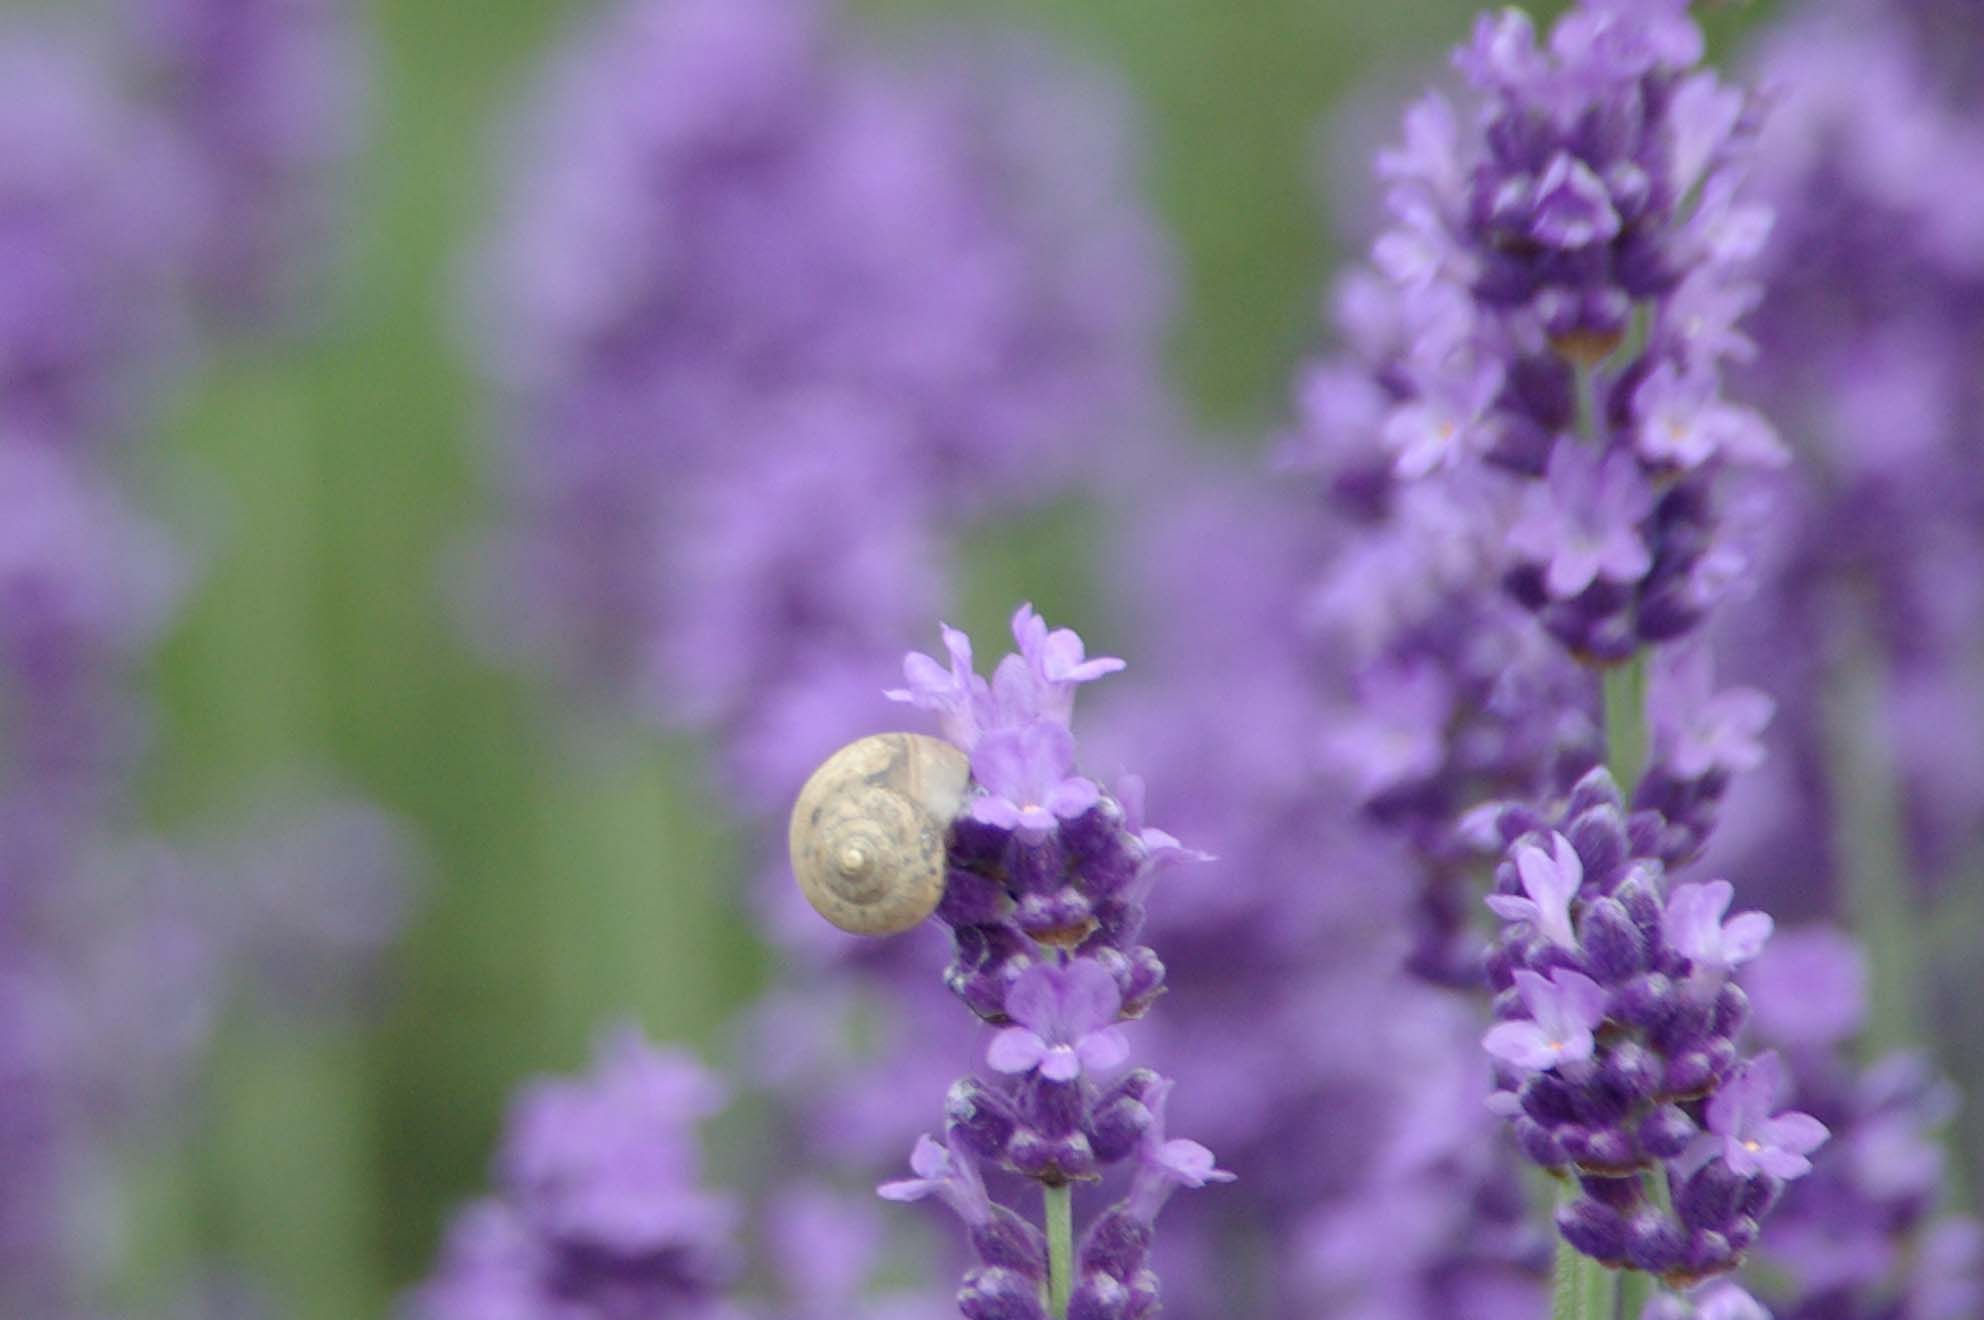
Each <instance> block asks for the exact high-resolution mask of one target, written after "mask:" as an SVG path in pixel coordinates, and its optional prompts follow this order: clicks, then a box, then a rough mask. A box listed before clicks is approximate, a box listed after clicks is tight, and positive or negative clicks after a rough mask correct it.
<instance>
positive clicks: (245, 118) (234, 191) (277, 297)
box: [119, 0, 365, 322]
mask: <svg viewBox="0 0 1984 1320" xmlns="http://www.w3.org/2000/svg"><path fill="white" fill-rule="evenodd" d="M119 4H120V6H121V8H122V9H123V10H124V11H125V16H126V17H127V19H128V20H129V22H128V26H127V32H128V37H127V39H128V41H129V43H130V47H131V48H130V50H129V52H128V56H129V58H130V60H131V61H132V63H133V64H134V65H135V66H136V70H137V73H138V75H139V77H140V79H141V80H142V81H143V83H144V84H145V86H146V88H147V90H148V92H149V94H150V96H151V99H152V101H153V110H154V113H155V114H156V116H157V117H158V118H159V120H160V121H161V123H162V125H163V127H164V128H165V130H166V133H167V134H168V135H169V139H170V141H171V143H172V147H173V150H174V151H175V153H176V155H177V156H178V158H179V161H180V164H181V168H182V170H183V171H184V174H185V181H184V182H185V185H186V186H185V192H186V193H187V194H188V196H187V205H186V211H187V215H186V217H185V219H186V222H187V229H188V233H187V235H186V238H187V242H188V247H189V251H188V252H187V254H186V256H187V260H188V263H189V266H190V275H191V281H192V283H193V285H194V287H195V290H196V292H197V293H198V295H199V296H200V298H201V300H202V301H203V302H205V303H206V304H207V305H208V306H209V308H210V309H211V310H213V311H215V312H217V313H219V314H221V315H222V316H223V317H226V318H229V319H233V320H236V321H250V322H252V321H259V320H266V319H268V318H270V317H272V316H293V315H297V314H299V313H302V312H304V311H305V310H306V307H307V302H308V300H307V299H305V298H304V297H303V295H304V294H306V293H307V292H310V291H311V289H310V286H311V283H312V279H313V277H315V276H319V275H321V274H323V266H324V263H323V261H322V258H321V253H322V252H323V250H324V249H325V248H326V247H327V246H328V240H329V239H330V237H331V231H332V229H333V222H334V221H335V220H336V219H337V218H338V211H339V206H338V198H339V195H340V192H341V190H340V188H339V186H338V185H339V184H340V183H341V181H342V180H341V178H340V174H341V171H342V168H343V166H344V165H345V163H346V162H347V160H348V159H349V157H350V156H351V154H352V152H353V149H354V148H355V147H356V145H357V142H358V138H359V131H358V130H359V127H360V119H361V115H360V106H361V102H362V100H363V94H364V90H365V86H364V82H365V79H364V69H365V61H364V58H363V54H362V49H361V48H362V40H361V33H360V22H359V20H360V13H359V10H360V7H359V6H358V5H357V4H355V3H352V0H303V2H302V3H299V2H298V0H119Z"/></svg>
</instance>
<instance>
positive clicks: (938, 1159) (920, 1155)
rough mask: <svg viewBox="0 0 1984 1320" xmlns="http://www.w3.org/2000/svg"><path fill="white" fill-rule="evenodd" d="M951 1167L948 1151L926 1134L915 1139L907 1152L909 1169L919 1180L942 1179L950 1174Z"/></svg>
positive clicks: (941, 1143)
mask: <svg viewBox="0 0 1984 1320" xmlns="http://www.w3.org/2000/svg"><path fill="white" fill-rule="evenodd" d="M951 1166H952V1161H951V1152H950V1149H949V1148H948V1147H946V1146H945V1145H944V1143H943V1142H941V1141H939V1140H937V1139H936V1138H935V1137H933V1136H931V1135H930V1134H929V1133H928V1132H925V1133H924V1134H923V1135H921V1136H919V1137H918V1138H917V1139H916V1146H915V1148H914V1149H912V1150H911V1151H910V1152H909V1167H910V1168H911V1169H913V1170H915V1171H916V1176H917V1177H919V1178H942V1177H944V1176H946V1175H947V1174H949V1173H950V1172H951Z"/></svg>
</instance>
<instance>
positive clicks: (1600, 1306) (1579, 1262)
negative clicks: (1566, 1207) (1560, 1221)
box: [1550, 1237, 1614, 1320]
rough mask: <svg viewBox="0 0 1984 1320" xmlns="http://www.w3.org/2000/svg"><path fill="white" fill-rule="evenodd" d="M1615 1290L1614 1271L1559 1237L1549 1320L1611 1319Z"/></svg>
mask: <svg viewBox="0 0 1984 1320" xmlns="http://www.w3.org/2000/svg"><path fill="white" fill-rule="evenodd" d="M1612 1294H1613V1283H1612V1274H1611V1271H1609V1270H1607V1269H1606V1268H1605V1267H1604V1266H1603V1265H1600V1264H1599V1263H1598V1262H1597V1261H1595V1260H1593V1259H1592V1258H1591V1257H1589V1256H1587V1255H1585V1254H1583V1253H1582V1252H1580V1251H1578V1250H1577V1249H1576V1248H1575V1247H1573V1246H1572V1245H1571V1244H1570V1243H1568V1242H1566V1241H1564V1240H1563V1238H1561V1237H1560V1238H1558V1239H1557V1277H1556V1280H1555V1282H1554V1284H1553V1286H1552V1288H1551V1290H1550V1320H1612V1312H1613V1300H1614V1298H1613V1295H1612Z"/></svg>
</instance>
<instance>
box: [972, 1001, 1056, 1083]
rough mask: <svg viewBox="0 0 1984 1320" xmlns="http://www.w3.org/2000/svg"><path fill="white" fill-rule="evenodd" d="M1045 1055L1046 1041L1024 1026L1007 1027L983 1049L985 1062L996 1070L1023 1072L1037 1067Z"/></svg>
mask: <svg viewBox="0 0 1984 1320" xmlns="http://www.w3.org/2000/svg"><path fill="white" fill-rule="evenodd" d="M1014 989H1015V990H1017V989H1018V987H1017V986H1016V987H1014ZM1007 998H1009V999H1010V998H1011V996H1010V995H1008V996H1007ZM1007 1011H1008V1012H1010V1011H1011V1010H1010V1009H1008V1010H1007ZM1046 1056H1047V1042H1046V1041H1044V1040H1042V1039H1041V1038H1040V1036H1039V1035H1038V1033H1036V1032H1032V1031H1029V1030H1027V1029H1026V1028H1025V1027H1007V1028H1006V1029H1005V1030H1003V1031H1001V1032H1000V1033H999V1034H998V1035H996V1036H994V1037H993V1038H992V1044H991V1045H990V1047H988V1048H987V1049H986V1051H985V1062H986V1064H987V1066H989V1067H991V1068H992V1069H993V1070H994V1071H996V1072H1002V1073H1023V1072H1032V1071H1033V1070H1034V1069H1035V1068H1037V1067H1039V1066H1040V1061H1041V1060H1042V1059H1044V1058H1045V1057H1046Z"/></svg>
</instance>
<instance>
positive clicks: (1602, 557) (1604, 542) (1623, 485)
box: [1509, 445, 1653, 600]
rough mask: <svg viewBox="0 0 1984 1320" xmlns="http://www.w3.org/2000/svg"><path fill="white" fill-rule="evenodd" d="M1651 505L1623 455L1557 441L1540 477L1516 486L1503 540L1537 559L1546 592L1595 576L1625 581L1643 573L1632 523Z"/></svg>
mask: <svg viewBox="0 0 1984 1320" xmlns="http://www.w3.org/2000/svg"><path fill="white" fill-rule="evenodd" d="M1652 512H1653V494H1652V491H1651V489H1650V488H1649V487H1648V486H1647V483H1646V481H1645V479H1644V478H1643V477H1641V475H1640V473H1639V469H1638V466H1637V465H1636V464H1635V463H1634V462H1633V461H1632V459H1631V458H1630V457H1628V456H1627V455H1625V454H1624V453H1621V452H1619V451H1617V450H1614V451H1612V452H1611V453H1608V454H1605V455H1604V456H1602V457H1601V456H1600V455H1598V454H1595V453H1593V452H1592V451H1590V450H1589V449H1586V448H1584V447H1583V446H1581V445H1558V446H1557V447H1556V448H1555V449H1554V450H1552V451H1551V454H1550V469H1549V474H1548V476H1547V478H1546V481H1545V484H1543V485H1541V486H1531V487H1530V488H1529V489H1527V490H1525V491H1524V492H1523V506H1522V517H1521V518H1520V519H1519V520H1518V521H1517V523H1516V524H1515V526H1514V527H1512V528H1510V529H1509V544H1510V546H1511V547H1513V548H1514V550H1515V551H1516V553H1517V554H1518V555H1520V556H1522V557H1523V558H1524V559H1525V560H1527V561H1529V562H1531V563H1535V564H1540V565H1541V566H1542V568H1543V586H1544V589H1545V590H1546V591H1548V592H1549V593H1550V595H1551V596H1552V597H1554V598H1555V599H1558V600H1570V599H1573V598H1575V597H1577V596H1580V595H1582V594H1583V593H1584V591H1585V589H1586V588H1588V587H1589V586H1591V584H1592V583H1593V582H1595V581H1598V580H1600V579H1603V580H1605V581H1607V582H1615V583H1632V582H1637V581H1638V580H1639V579H1640V578H1642V577H1644V576H1645V575H1646V571H1647V570H1648V569H1649V568H1651V567H1652V566H1653V554H1652V552H1651V551H1650V550H1648V549H1647V546H1646V542H1645V541H1644V540H1643V539H1641V535H1640V524H1641V522H1642V521H1644V520H1645V518H1646V517H1647V515H1648V514H1650V513H1652Z"/></svg>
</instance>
